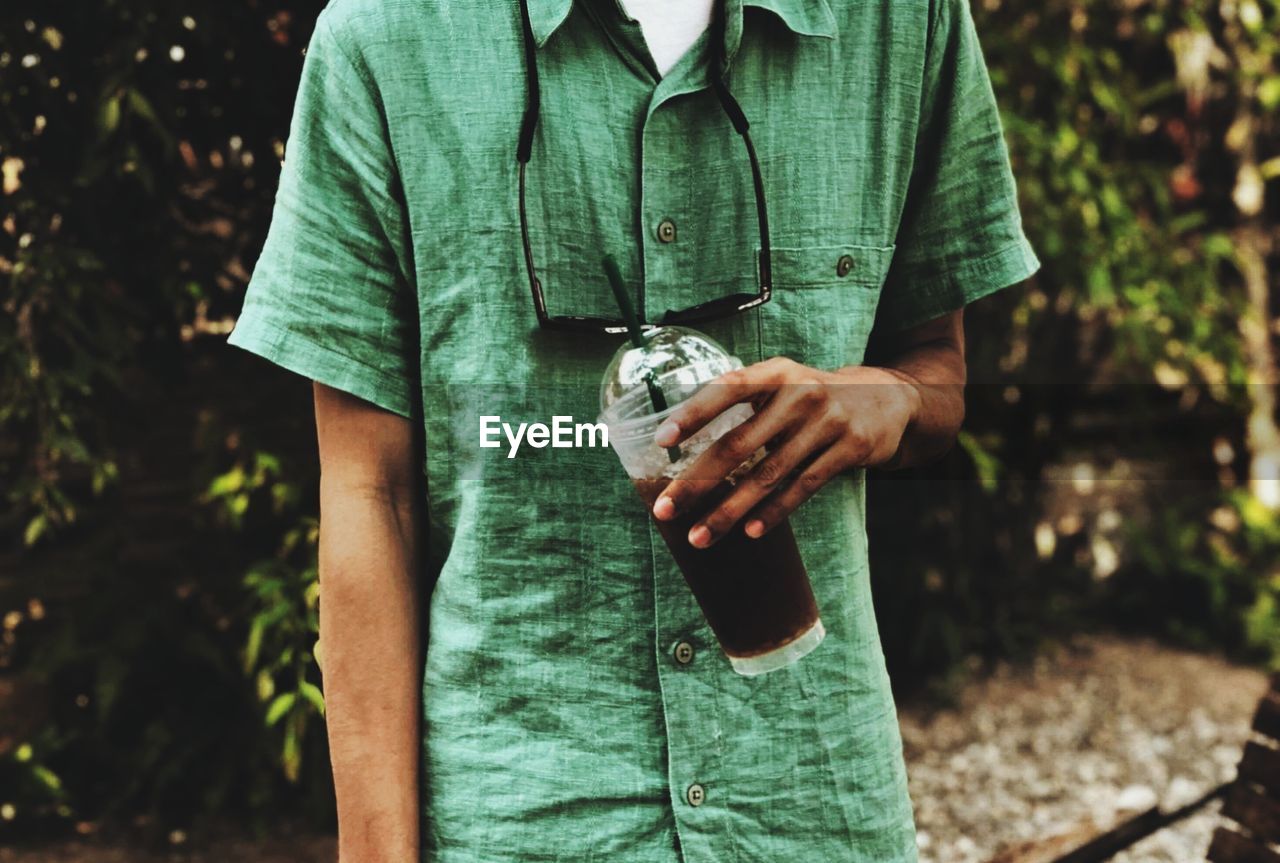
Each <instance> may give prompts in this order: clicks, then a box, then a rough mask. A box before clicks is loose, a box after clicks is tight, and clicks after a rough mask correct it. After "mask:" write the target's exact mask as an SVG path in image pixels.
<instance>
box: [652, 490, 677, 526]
mask: <svg viewBox="0 0 1280 863" xmlns="http://www.w3.org/2000/svg"><path fill="white" fill-rule="evenodd" d="M675 514H676V505H675V503H674V502H673V501H672V500H671V498H669V497H667V496H666V495H663V496H662V497H660V498H658V502H657V503H655V504H654V505H653V516H654V518H657V519H660V520H662V521H666V520H667V519H669V518H671V517H672V516H674V515H675Z"/></svg>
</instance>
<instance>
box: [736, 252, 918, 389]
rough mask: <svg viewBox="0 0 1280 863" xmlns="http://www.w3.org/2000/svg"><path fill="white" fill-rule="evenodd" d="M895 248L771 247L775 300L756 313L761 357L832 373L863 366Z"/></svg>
mask: <svg viewBox="0 0 1280 863" xmlns="http://www.w3.org/2000/svg"><path fill="white" fill-rule="evenodd" d="M893 251H894V247H893V246H857V245H831V246H807V247H805V248H786V247H774V248H773V249H772V253H773V255H772V262H773V298H772V299H771V300H770V301H769V302H768V303H766V304H765V305H763V306H762V307H761V309H760V312H761V314H760V327H761V329H760V340H761V348H762V353H763V355H764V357H766V358H767V357H773V356H785V357H789V358H791V359H793V360H795V361H796V362H798V363H802V364H804V365H807V366H812V367H814V368H820V369H836V368H840V367H842V366H849V365H857V364H859V363H861V362H862V360H863V356H864V354H865V353H866V349H867V339H868V337H869V336H870V335H871V326H872V324H873V323H874V321H875V316H876V306H877V305H878V303H879V301H880V292H881V290H882V289H883V287H884V283H885V278H886V277H887V276H888V273H889V265H890V264H891V263H892V261H893Z"/></svg>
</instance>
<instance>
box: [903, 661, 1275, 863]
mask: <svg viewBox="0 0 1280 863" xmlns="http://www.w3.org/2000/svg"><path fill="white" fill-rule="evenodd" d="M1266 686H1267V681H1266V677H1265V675H1263V674H1262V673H1260V672H1258V671H1256V670H1253V669H1248V668H1241V667H1238V666H1234V665H1231V664H1229V663H1227V662H1225V661H1223V660H1221V659H1219V658H1216V657H1213V656H1206V655H1203V654H1195V653H1187V652H1183V651H1178V650H1172V649H1170V648H1168V647H1164V646H1161V645H1158V644H1155V643H1153V642H1148V641H1135V640H1121V639H1116V638H1090V639H1084V640H1080V641H1079V642H1077V643H1076V644H1075V645H1073V646H1072V647H1071V648H1064V649H1062V650H1060V651H1058V652H1057V653H1056V654H1054V655H1049V656H1045V657H1042V658H1041V659H1039V660H1038V661H1036V662H1035V663H1034V664H1033V665H1032V666H1031V667H1029V668H1028V667H1024V668H1021V669H1014V668H1002V669H1000V670H998V671H997V672H996V673H995V674H993V675H992V676H990V677H989V678H987V679H985V680H981V681H977V682H975V683H973V684H971V685H969V686H968V687H966V688H965V689H964V691H963V692H962V694H961V695H960V698H959V700H958V703H957V705H956V706H955V707H954V708H951V709H947V710H944V711H941V712H934V713H931V712H929V711H928V710H926V709H924V708H921V707H917V706H913V705H906V706H905V708H904V709H903V711H902V733H903V740H904V745H905V747H906V753H907V765H908V772H909V775H910V780H911V790H912V796H913V798H914V800H915V801H916V820H917V826H918V828H919V846H920V859H921V863H982V861H987V860H990V859H992V858H993V857H995V856H996V855H997V854H1001V853H1002V852H1003V853H1005V854H1006V855H1008V856H1007V859H1009V860H1021V859H1024V857H1021V856H1018V855H1017V854H1015V853H1013V852H1014V851H1015V850H1016V849H1017V847H1018V846H1019V845H1020V843H1027V842H1032V841H1036V840H1044V839H1046V838H1049V837H1053V836H1056V835H1060V834H1068V833H1072V832H1076V831H1079V830H1081V828H1086V829H1087V826H1088V825H1089V823H1090V822H1092V823H1094V824H1100V825H1105V826H1111V825H1112V824H1113V823H1114V822H1115V821H1116V820H1117V819H1118V818H1120V817H1123V816H1124V815H1125V814H1126V813H1130V814H1131V813H1134V812H1137V811H1142V810H1146V809H1148V808H1150V807H1151V806H1153V805H1155V804H1156V803H1159V804H1160V805H1161V806H1163V807H1166V808H1167V807H1171V806H1177V805H1179V804H1183V803H1187V802H1190V801H1191V800H1193V799H1195V798H1197V797H1198V796H1200V795H1201V794H1202V793H1204V792H1205V791H1207V790H1209V789H1210V788H1213V787H1214V786H1216V785H1217V784H1218V783H1220V782H1222V781H1225V780H1228V779H1230V778H1232V777H1233V776H1234V775H1235V765H1236V762H1237V761H1239V759H1240V750H1241V747H1242V746H1243V744H1244V740H1245V738H1246V737H1247V736H1248V729H1249V722H1250V720H1251V718H1252V715H1253V710H1254V708H1255V707H1256V706H1257V702H1258V699H1259V698H1260V697H1261V696H1262V694H1263V692H1264V691H1265V690H1266ZM1215 812H1216V805H1215V806H1214V807H1211V808H1210V809H1208V810H1205V811H1202V813H1201V814H1200V815H1198V816H1196V817H1193V818H1191V819H1189V820H1187V821H1184V822H1182V823H1181V824H1179V825H1175V826H1174V827H1171V828H1168V829H1166V830H1164V831H1161V832H1159V833H1157V834H1155V835H1153V836H1151V837H1148V838H1147V839H1146V840H1144V841H1142V842H1141V843H1139V844H1138V845H1135V846H1134V847H1133V848H1132V849H1130V850H1129V851H1127V852H1124V853H1123V854H1120V855H1117V856H1116V857H1115V858H1114V860H1115V863H1191V861H1195V860H1203V859H1204V853H1205V850H1206V849H1207V848H1208V844H1209V836H1210V834H1211V833H1212V832H1213V828H1214V826H1215V824H1216V823H1217V822H1216V818H1215ZM1064 850H1065V849H1064ZM1031 857H1032V855H1027V856H1026V858H1025V859H1031Z"/></svg>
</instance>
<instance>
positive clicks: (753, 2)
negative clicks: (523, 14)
mask: <svg viewBox="0 0 1280 863" xmlns="http://www.w3.org/2000/svg"><path fill="white" fill-rule="evenodd" d="M573 2H574V0H528V3H529V26H530V27H531V28H532V30H533V38H534V41H535V42H536V43H537V45H538V47H539V48H541V47H542V46H543V45H544V44H545V43H546V41H547V40H548V39H550V38H551V34H552V33H554V32H555V31H556V30H558V29H559V28H560V25H561V24H563V23H564V21H565V19H566V18H568V17H569V10H570V9H572V8H573ZM744 6H756V7H758V8H760V9H768V10H769V11H770V12H772V13H773V14H775V15H777V16H778V18H779V19H780V20H781V21H782V23H783V24H785V25H787V27H788V28H789V29H790V30H792V31H793V32H795V33H797V34H799V35H801V36H822V37H824V38H827V39H834V38H835V36H836V18H835V15H834V14H832V12H831V5H830V2H829V0H740V2H732V0H731V2H730V3H729V8H728V10H727V11H728V15H729V22H728V23H729V26H728V28H727V29H728V31H729V33H728V38H729V40H730V41H731V42H736V40H737V38H740V37H741V33H742V30H741V18H740V16H741V14H742V13H741V10H742V7H744ZM735 18H737V19H738V20H737V22H736V23H737V25H738V26H736V27H735V20H734V19H735ZM735 31H736V34H735ZM732 48H734V49H736V48H737V45H736V44H734V45H732ZM728 53H729V54H730V56H732V54H733V53H734V51H733V50H731V51H729V52H728Z"/></svg>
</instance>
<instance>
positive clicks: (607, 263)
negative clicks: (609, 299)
mask: <svg viewBox="0 0 1280 863" xmlns="http://www.w3.org/2000/svg"><path fill="white" fill-rule="evenodd" d="M604 274H605V275H606V276H608V278H609V287H610V288H612V289H613V298H614V299H615V300H617V301H618V311H619V312H621V313H622V320H623V321H624V322H626V325H627V334H628V335H629V336H630V337H631V344H633V345H635V346H636V347H637V348H643V347H644V346H645V345H647V344H648V343H649V338H648V337H647V336H646V335H645V334H644V329H643V328H642V327H641V325H640V319H639V318H638V317H636V309H635V306H633V305H632V304H631V295H630V294H629V293H627V286H626V285H625V284H623V282H622V273H621V272H619V271H618V263H617V261H615V260H614V259H613V258H612V257H610V256H609V255H605V256H604ZM644 384H645V386H646V387H647V388H648V390H649V401H650V402H652V403H653V412H654V413H662V412H663V411H665V410H666V409H667V397H666V396H665V395H663V394H662V387H660V386H658V381H657V379H656V378H654V376H653V372H652V371H650V372H649V373H648V374H646V375H645V376H644ZM667 457H668V458H669V459H671V461H672V463H673V464H674V463H675V462H677V461H679V460H680V447H677V446H673V447H668V448H667Z"/></svg>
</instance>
